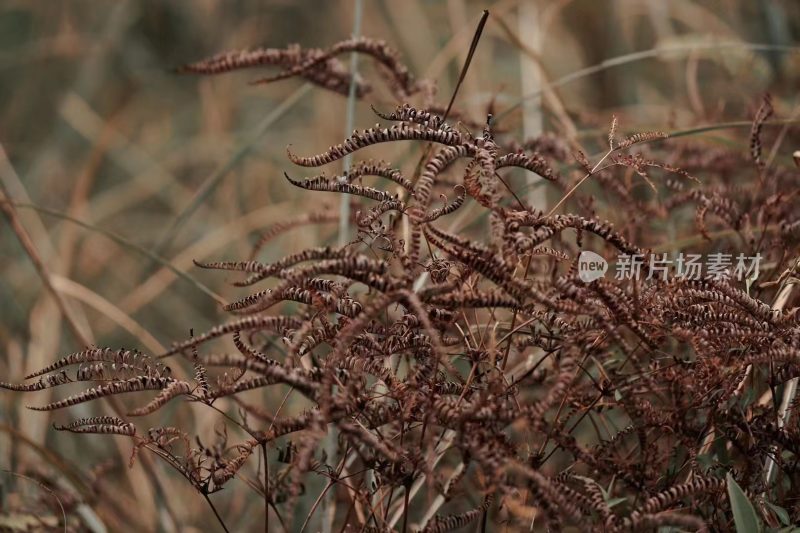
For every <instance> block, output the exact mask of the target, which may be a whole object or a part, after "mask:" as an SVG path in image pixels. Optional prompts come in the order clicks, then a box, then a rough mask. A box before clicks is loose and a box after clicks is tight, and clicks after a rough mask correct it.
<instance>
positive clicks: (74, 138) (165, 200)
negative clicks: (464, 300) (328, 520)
mask: <svg viewBox="0 0 800 533" xmlns="http://www.w3.org/2000/svg"><path fill="white" fill-rule="evenodd" d="M519 3H520V2H519V1H516V0H501V1H498V2H476V1H467V0H436V1H433V0H402V1H400V0H365V1H364V11H363V31H362V33H363V34H364V35H367V36H371V37H380V38H383V39H385V40H387V41H389V42H390V43H391V44H393V45H394V46H396V47H397V48H398V49H399V50H400V52H401V54H402V55H403V57H404V58H405V59H406V61H407V63H408V65H409V66H410V67H411V69H412V71H413V72H414V73H415V74H416V75H417V76H418V77H427V78H432V79H435V80H437V81H438V86H439V98H438V100H439V101H440V102H442V103H446V102H447V100H448V99H449V96H450V94H451V92H452V90H453V87H454V82H455V80H456V79H457V76H458V71H459V69H460V66H461V63H462V61H463V60H464V57H465V56H466V51H467V49H468V46H469V41H470V39H471V37H472V33H473V30H474V27H475V25H476V23H477V20H478V18H479V15H480V12H481V10H482V9H484V8H488V9H489V10H490V11H491V17H490V19H489V23H488V25H487V27H486V31H485V32H484V35H483V38H482V40H481V43H480V46H479V47H478V51H477V54H476V56H475V59H474V62H473V65H472V67H471V69H470V72H469V74H468V77H467V81H466V82H465V84H464V86H463V87H462V90H461V92H460V94H459V98H458V104H459V106H460V107H461V109H464V110H467V111H468V112H471V117H472V118H473V119H475V120H478V121H482V120H483V119H484V118H485V117H484V116H483V114H484V113H485V110H486V108H487V105H488V103H489V102H490V101H491V100H494V102H495V104H494V105H495V108H496V109H497V110H498V111H502V110H503V109H505V108H507V107H508V106H510V105H512V104H514V103H515V102H517V101H518V100H519V97H520V95H521V93H522V90H523V89H522V87H523V84H522V80H521V76H520V72H521V65H522V64H523V63H525V62H529V61H531V59H530V55H529V54H530V51H531V50H530V48H528V49H527V51H526V49H525V48H524V47H525V46H527V45H526V44H525V43H526V42H527V43H530V42H532V41H531V36H530V35H528V34H526V32H525V31H523V32H522V34H520V22H519V17H518V14H519V11H518V4H519ZM539 4H540V6H539V17H540V19H539V20H540V21H541V23H540V25H541V28H540V30H539V31H540V32H541V33H539V39H540V41H541V45H540V54H541V56H540V59H541V62H542V65H543V69H544V78H545V80H551V81H553V80H558V79H559V78H562V77H563V76H565V75H568V74H570V73H572V72H575V71H579V70H580V69H582V68H584V67H587V66H591V65H596V64H599V63H601V62H602V61H603V60H605V59H609V58H613V57H618V56H623V55H626V54H630V53H632V52H637V51H643V50H649V49H653V48H655V47H662V48H663V47H675V46H685V45H690V44H692V43H700V44H704V45H705V46H704V48H702V49H698V50H697V51H694V52H689V51H687V50H686V48H684V49H683V51H678V52H676V51H672V52H665V53H664V54H661V55H659V56H658V57H655V58H646V59H642V60H639V61H632V62H629V63H626V64H624V65H620V66H609V68H606V69H602V70H601V71H600V72H598V73H594V74H590V75H586V76H582V77H580V78H579V79H576V80H575V81H572V82H570V83H567V84H564V85H562V86H561V87H559V88H558V89H557V90H556V95H557V96H558V102H560V105H561V106H563V110H564V111H565V112H566V114H567V115H568V117H569V119H570V120H569V122H568V123H565V122H564V121H563V120H562V119H560V118H558V114H554V113H553V109H552V106H551V105H546V106H545V110H544V129H545V131H555V132H558V133H560V134H564V133H565V131H566V130H565V128H569V127H571V126H572V125H574V126H575V128H576V130H575V132H574V134H575V135H576V137H577V138H578V139H579V140H581V142H583V140H584V139H586V140H587V142H589V145H588V146H589V147H591V146H592V144H591V143H592V142H594V140H595V139H597V138H598V137H599V138H602V136H603V131H604V130H605V129H606V128H607V126H608V124H609V123H610V122H611V116H612V114H616V115H618V116H619V117H620V124H621V128H622V129H623V130H624V131H638V130H647V129H661V130H665V131H672V130H677V129H683V128H690V127H693V126H698V125H705V124H715V123H723V122H730V121H739V120H748V119H749V118H750V117H751V116H752V112H753V109H754V108H755V107H757V105H758V101H759V98H760V95H761V94H762V93H763V92H765V91H769V92H770V93H772V95H773V97H774V101H775V107H776V111H777V115H778V117H780V118H792V117H796V115H797V113H798V111H800V107H798V104H800V93H798V92H797V86H798V85H797V84H798V77H800V76H798V74H800V69H799V68H798V66H800V53H798V49H794V50H790V49H788V48H787V49H786V50H784V51H782V52H764V51H752V50H749V49H746V48H743V47H736V46H729V45H726V46H725V47H722V48H718V49H712V48H710V47H708V46H707V45H708V44H709V43H713V42H715V40H716V42H720V43H737V42H739V43H743V42H749V43H762V44H769V45H780V46H785V47H791V46H793V45H795V44H796V42H797V41H798V38H800V3H797V2H791V1H785V2H781V1H767V0H760V1H755V0H716V1H691V0H670V1H669V2H667V1H661V0H616V1H614V0H573V1H569V0H561V1H549V2H539ZM354 5H355V4H354V1H352V0H335V1H330V2H328V1H325V2H322V1H314V2H311V1H291V0H240V1H228V0H225V1H223V0H176V1H172V2H160V1H123V0H119V1H114V2H103V1H98V0H93V1H64V2H54V1H52V0H40V1H23V0H5V1H4V2H2V3H0V143H1V144H2V148H3V150H4V152H5V156H3V155H0V180H1V181H2V185H3V188H4V189H5V190H6V191H7V192H8V195H9V196H10V198H11V200H13V201H14V202H15V203H16V204H17V210H18V212H19V216H20V219H21V222H22V225H23V226H24V228H25V230H26V231H27V232H28V234H29V235H30V237H31V239H32V241H33V243H34V244H35V246H36V248H37V250H38V253H39V255H40V257H41V259H42V260H43V262H44V264H45V265H46V267H47V269H48V270H49V272H50V275H51V277H52V282H53V285H54V287H55V288H56V290H58V291H59V292H61V293H62V294H64V295H65V298H66V300H67V302H68V303H69V308H70V309H69V311H70V312H71V313H72V314H73V316H74V317H75V318H76V320H77V322H78V324H79V325H80V327H81V328H82V330H83V331H84V333H85V335H87V336H88V337H89V338H91V339H93V340H94V342H95V343H96V344H97V345H101V346H112V347H130V348H133V347H136V348H139V349H142V350H144V351H149V352H151V353H158V352H160V351H162V347H163V346H166V345H168V344H169V343H170V342H172V341H173V340H179V339H183V338H185V337H186V336H188V332H189V329H190V328H194V329H195V330H196V331H202V330H205V329H206V328H208V327H210V326H211V325H213V324H215V323H218V322H219V321H221V320H222V319H223V316H224V314H223V313H222V311H221V310H220V305H219V302H220V301H223V300H230V299H232V298H234V297H236V296H238V295H240V294H242V293H241V292H237V290H236V289H235V288H233V287H231V286H230V285H229V284H228V283H227V281H229V280H230V279H229V278H226V275H225V274H221V273H218V272H209V271H200V270H199V269H197V268H195V267H194V266H193V265H192V259H198V260H202V259H238V258H242V259H244V258H246V257H247V255H248V253H249V250H250V246H251V245H252V243H253V242H255V240H256V239H257V237H258V233H259V230H260V229H262V228H265V227H268V226H269V225H270V224H272V223H275V222H279V221H281V220H283V219H285V217H287V216H293V215H296V214H298V213H300V212H301V211H303V210H308V209H317V208H318V206H319V205H320V203H321V202H326V201H327V202H338V201H339V198H338V196H328V195H325V194H322V193H309V192H301V191H299V190H298V189H294V188H292V187H291V185H289V184H288V183H287V182H286V180H285V179H284V178H283V174H282V173H283V171H284V170H286V171H288V172H289V173H290V174H291V175H292V176H293V177H301V176H308V175H310V173H308V172H305V171H304V170H303V169H298V168H293V167H292V165H291V164H290V163H289V162H288V161H287V159H286V157H285V150H286V146H287V145H288V144H292V145H293V148H294V150H295V151H296V152H298V153H301V154H304V155H306V154H311V153H317V152H320V151H322V150H324V149H325V148H327V147H328V146H329V145H331V144H333V143H335V142H339V141H340V140H341V139H342V138H343V135H344V133H345V126H344V124H345V108H346V99H345V98H343V97H341V96H338V95H334V94H330V93H326V92H323V91H322V90H320V89H317V88H311V89H309V88H308V87H306V86H305V85H304V83H303V82H302V81H298V80H288V81H283V82H279V83H276V84H274V85H268V86H249V85H248V81H250V80H252V79H254V78H256V77H258V75H259V74H260V73H262V72H264V71H255V70H254V71H246V72H239V73H233V74H227V75H223V76H217V77H210V78H200V77H194V76H178V75H175V74H173V73H172V72H171V69H173V68H174V67H176V66H178V65H180V64H182V63H186V62H189V61H193V60H197V59H200V58H202V57H205V56H207V55H210V54H213V53H216V52H219V51H223V50H227V49H234V48H243V47H251V46H274V47H283V46H285V45H287V44H290V43H299V44H301V45H303V46H321V47H324V46H328V45H330V44H332V43H334V42H336V41H338V40H341V39H344V38H347V37H348V36H349V35H350V33H351V31H352V26H353V18H354V16H353V15H354V13H353V9H354ZM534 41H535V39H534ZM341 59H343V60H344V61H347V60H348V58H347V57H342V58H341ZM368 63H369V62H368V61H366V60H362V62H361V66H362V67H363V68H362V69H360V70H363V71H364V75H365V76H369V75H370V72H371V71H370V66H369V65H368ZM370 103H372V104H374V105H375V107H376V108H378V109H382V110H384V111H388V110H390V108H391V106H392V103H391V101H390V100H389V99H388V98H387V95H386V94H385V92H382V91H378V92H377V93H374V94H372V95H370V96H368V98H367V101H365V102H360V103H359V104H358V105H357V108H356V109H357V113H356V121H355V124H356V126H357V127H359V128H364V127H368V126H371V125H372V124H374V123H375V122H376V118H375V117H374V115H372V113H371V111H370V109H369V104H370ZM554 117H555V118H554ZM562 117H563V115H562ZM505 126H506V127H509V128H511V129H512V131H514V130H515V129H517V130H520V131H521V115H520V114H518V113H517V114H512V115H510V116H509V117H508V118H506V119H505ZM746 131H747V130H746V129H744V130H741V129H740V130H722V131H715V132H713V133H712V134H708V135H705V138H706V139H707V142H709V143H726V144H728V145H730V144H731V143H734V142H735V143H739V145H740V146H741V148H742V149H743V150H745V149H746V141H744V140H743V139H746ZM797 148H800V147H784V149H783V150H782V151H781V153H779V154H778V157H780V158H788V154H791V150H793V149H797ZM403 150H404V148H402V147H399V148H395V147H393V148H390V149H388V150H387V149H386V148H382V149H379V151H376V152H368V153H378V152H379V153H380V154H381V157H383V158H386V159H391V158H392V157H394V159H395V160H396V161H398V162H400V163H402V164H406V165H408V164H409V161H408V158H407V157H404V156H405V155H406V154H407V153H408V152H407V151H406V152H404V151H403ZM412 163H413V162H412ZM326 170H328V172H329V173H332V172H335V171H336V168H334V166H331V167H330V168H329V169H326ZM34 207H35V208H34ZM604 215H605V216H606V217H609V218H612V219H613V217H614V216H617V217H624V216H625V214H624V213H622V212H609V213H604ZM74 220H78V221H80V223H79V224H78V223H75V222H74ZM612 221H613V220H612ZM335 232H336V228H335V227H333V226H328V227H327V229H323V230H319V229H314V230H298V231H294V232H292V233H289V234H288V235H286V236H284V237H281V238H279V239H278V240H276V241H274V242H273V243H272V244H271V245H270V247H268V248H267V249H266V250H264V251H263V252H262V253H261V255H260V258H261V259H263V260H271V259H275V258H278V257H280V256H283V255H286V254H287V253H289V252H293V251H298V250H300V249H302V248H304V247H308V246H312V245H314V244H317V243H324V242H335V240H336V233H335ZM110 234H113V238H111V237H110V236H109V235H110ZM154 256H158V257H159V258H163V260H157V259H155V258H154ZM167 264H169V265H172V267H173V268H174V269H176V270H178V271H180V272H181V273H183V274H182V275H181V276H178V275H176V273H175V272H174V271H173V270H171V269H169V268H167V267H166V265H167ZM81 348H83V346H81V345H80V343H79V342H78V341H77V340H76V337H75V336H74V335H73V333H72V332H71V331H70V329H69V328H68V326H67V324H66V322H65V321H64V320H63V319H62V316H61V313H60V312H59V310H58V309H57V307H56V306H55V304H54V302H53V300H52V298H51V297H50V296H49V295H48V293H47V291H45V290H44V289H43V284H42V281H41V279H40V277H39V276H38V275H37V272H36V270H35V269H34V267H33V265H32V263H31V261H30V259H29V257H28V255H27V254H26V253H25V252H24V250H23V248H22V247H21V246H20V244H19V242H18V240H17V237H16V235H15V234H14V232H12V231H11V229H10V227H9V225H8V224H7V223H6V221H5V219H2V222H0V380H4V381H18V380H20V379H21V378H22V376H23V375H25V374H26V373H28V372H30V371H31V370H32V369H36V368H40V367H43V366H44V365H46V364H48V363H49V362H52V361H53V360H55V358H56V357H58V356H60V355H64V354H66V353H69V352H72V351H76V350H79V349H81ZM176 364H177V363H176ZM50 392H52V391H47V392H43V393H40V394H37V395H25V396H22V395H19V394H2V395H0V468H2V469H4V470H13V471H16V472H22V471H26V469H30V468H38V469H40V470H41V471H42V473H43V474H44V475H46V476H51V477H53V478H54V479H62V478H65V475H64V472H63V471H64V470H69V469H72V468H77V469H78V470H82V471H84V472H85V471H88V470H89V469H90V468H92V467H93V466H96V465H98V464H100V463H103V462H105V461H109V460H111V461H114V462H115V464H116V465H117V466H116V467H115V468H113V469H112V470H111V471H110V472H109V473H107V474H106V475H105V476H104V479H103V480H102V481H101V483H102V486H104V487H105V489H104V490H107V491H111V492H115V493H116V495H115V496H114V497H115V498H117V499H118V500H119V502H121V503H122V504H123V505H128V506H134V507H136V508H138V509H140V511H138V512H137V514H138V515H139V519H140V520H141V524H140V526H142V527H147V528H151V529H152V528H155V527H157V526H156V524H161V526H164V522H163V521H162V520H160V518H159V507H160V505H161V503H159V498H160V497H159V495H157V494H154V493H153V489H152V488H151V487H150V486H149V484H148V483H147V481H146V478H145V477H144V475H143V473H142V470H141V466H140V465H139V464H137V465H135V466H134V467H133V468H132V469H130V470H129V469H128V468H127V466H126V464H127V458H128V455H129V453H130V447H131V446H130V442H129V441H128V439H123V438H103V437H98V436H90V437H88V438H87V437H81V436H74V435H68V434H67V435H65V434H56V433H55V432H54V431H52V430H51V429H50V427H51V423H52V422H53V421H54V420H57V421H63V420H64V419H65V417H66V418H69V417H70V415H67V414H66V413H60V412H57V413H55V414H54V415H51V414H48V413H35V412H31V411H28V410H26V409H25V406H24V403H25V402H29V403H35V404H37V405H38V404H44V403H46V402H47V401H48V396H49V395H50ZM273 393H274V394H281V393H280V392H279V391H274V392H264V394H273ZM56 394H57V395H58V397H62V395H63V394H64V391H63V390H56ZM301 407H302V406H297V407H296V408H297V409H299V408H301ZM81 409H82V410H81ZM93 409H96V407H95V406H90V407H86V406H84V407H81V408H79V409H76V410H73V411H72V413H71V415H78V416H87V415H89V414H94V411H93ZM291 410H292V408H290V409H289V411H288V412H291ZM175 411H176V410H175V409H174V408H169V409H167V410H166V416H176V417H177V416H193V417H196V418H195V423H196V431H197V432H199V433H200V434H206V435H209V436H210V435H212V434H213V429H214V426H213V417H210V416H209V415H208V413H207V412H205V411H197V412H194V411H193V410H191V409H188V410H180V411H179V412H175ZM161 416H165V415H164V414H163V413H162V415H161ZM175 425H178V424H175ZM36 447H44V448H46V449H47V450H48V451H49V453H50V454H51V455H50V456H49V459H50V460H49V461H43V460H42V459H41V455H40V453H38V452H36V451H35V449H36ZM161 475H162V476H163V477H164V479H165V483H166V484H167V486H168V487H170V489H171V491H170V493H171V496H170V497H171V499H172V500H173V501H178V502H180V503H179V504H178V505H175V506H174V509H175V511H177V513H179V517H180V518H181V520H182V524H181V525H182V526H185V527H186V528H187V529H184V530H187V531H189V530H191V529H190V527H193V528H195V530H206V529H207V528H208V527H209V526H208V524H211V523H212V522H211V520H213V517H211V516H210V515H208V511H207V508H205V507H204V506H202V501H201V500H200V496H198V495H197V494H195V493H194V492H193V491H192V489H191V488H190V487H189V486H188V485H187V484H185V483H183V482H182V481H181V480H180V479H178V478H177V477H174V476H172V474H171V473H169V472H168V471H167V470H166V469H165V468H162V469H161ZM15 483H17V484H19V483H20V481H19V480H16V481H14V480H13V479H12V478H11V477H10V476H8V475H5V474H2V473H0V488H1V487H6V491H8V488H9V487H15V486H16V485H15ZM235 485H236V484H234V486H235ZM307 488H308V492H309V493H308V494H307V495H306V497H305V498H304V500H303V503H302V504H301V505H300V506H299V509H298V513H303V510H304V509H306V510H307V509H308V506H309V505H310V504H311V503H313V500H314V499H315V498H316V495H317V492H318V491H316V490H312V489H313V487H307ZM238 489H241V490H238ZM238 489H237V490H236V491H232V490H226V491H224V492H223V493H222V494H220V495H215V501H218V502H220V504H219V508H220V509H221V512H222V513H223V515H224V516H226V519H227V521H228V524H229V526H230V527H232V528H233V529H235V530H247V529H248V528H259V527H260V524H261V520H262V515H261V511H260V510H259V509H260V507H259V505H260V503H261V502H260V501H258V500H257V499H254V498H253V497H252V496H251V495H249V494H250V493H248V491H247V489H246V487H244V485H243V484H241V483H239V485H238ZM15 490H16V489H15ZM20 490H21V489H20ZM3 493H4V491H3V490H0V497H3V496H2V494H3ZM101 517H102V518H103V519H104V520H106V521H107V523H106V525H107V526H108V527H109V530H111V531H113V530H116V529H117V528H119V527H125V526H128V527H130V524H119V523H117V524H115V523H114V522H113V517H110V516H109V515H108V514H103V513H101Z"/></svg>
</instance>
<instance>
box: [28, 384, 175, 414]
mask: <svg viewBox="0 0 800 533" xmlns="http://www.w3.org/2000/svg"><path fill="white" fill-rule="evenodd" d="M173 381H174V380H173V379H172V378H153V377H147V376H140V377H136V378H131V379H126V380H122V381H114V382H111V383H109V384H108V385H101V386H99V387H94V388H91V389H88V390H85V391H83V392H81V393H79V394H75V395H72V396H70V397H68V398H66V399H64V400H59V401H56V402H52V403H49V404H47V405H44V406H41V407H31V406H29V407H28V409H33V410H34V411H54V410H56V409H63V408H65V407H69V406H71V405H77V404H79V403H85V402H90V401H92V400H96V399H97V398H105V397H107V396H115V395H117V394H125V393H128V392H140V391H145V390H161V389H163V388H165V387H167V386H168V385H169V384H170V383H172V382H173Z"/></svg>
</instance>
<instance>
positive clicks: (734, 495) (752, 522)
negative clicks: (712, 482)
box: [726, 473, 761, 533]
mask: <svg viewBox="0 0 800 533" xmlns="http://www.w3.org/2000/svg"><path fill="white" fill-rule="evenodd" d="M726 480H727V483H728V498H729V499H730V502H731V510H733V521H734V523H735V524H736V532H737V533H756V532H758V531H761V525H760V524H759V521H758V516H756V510H755V509H754V508H753V504H752V503H750V500H748V499H747V496H746V495H745V493H744V491H743V490H742V488H741V487H740V486H739V484H738V483H736V480H735V479H733V476H732V475H730V473H728V475H727V476H726Z"/></svg>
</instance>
